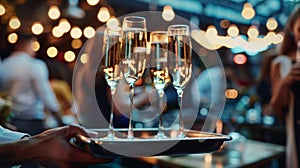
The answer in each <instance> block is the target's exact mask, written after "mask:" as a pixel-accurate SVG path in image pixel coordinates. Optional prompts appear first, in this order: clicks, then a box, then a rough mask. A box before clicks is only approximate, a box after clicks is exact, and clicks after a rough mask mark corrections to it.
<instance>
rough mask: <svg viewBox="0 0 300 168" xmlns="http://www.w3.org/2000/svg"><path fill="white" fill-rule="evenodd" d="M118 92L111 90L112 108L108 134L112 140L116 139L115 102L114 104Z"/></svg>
mask: <svg viewBox="0 0 300 168" xmlns="http://www.w3.org/2000/svg"><path fill="white" fill-rule="evenodd" d="M115 92H116V90H115V89H111V100H110V102H111V106H110V116H109V126H108V133H107V137H108V138H110V139H113V138H114V102H113V95H114V94H115Z"/></svg>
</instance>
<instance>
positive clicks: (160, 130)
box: [157, 91, 164, 138]
mask: <svg viewBox="0 0 300 168" xmlns="http://www.w3.org/2000/svg"><path fill="white" fill-rule="evenodd" d="M163 96H164V91H158V110H159V112H160V115H159V122H158V133H157V137H158V138H163V137H164V126H163V108H162V104H161V103H162V100H163Z"/></svg>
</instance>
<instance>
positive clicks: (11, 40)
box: [7, 33, 18, 44]
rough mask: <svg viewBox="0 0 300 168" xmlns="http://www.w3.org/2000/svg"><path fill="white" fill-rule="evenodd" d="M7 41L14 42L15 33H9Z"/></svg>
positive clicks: (16, 37)
mask: <svg viewBox="0 0 300 168" xmlns="http://www.w3.org/2000/svg"><path fill="white" fill-rule="evenodd" d="M7 41H8V42H9V43H11V44H14V43H16V42H17V41H18V35H17V33H11V34H9V35H8V36H7Z"/></svg>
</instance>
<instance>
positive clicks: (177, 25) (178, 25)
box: [168, 24, 189, 29]
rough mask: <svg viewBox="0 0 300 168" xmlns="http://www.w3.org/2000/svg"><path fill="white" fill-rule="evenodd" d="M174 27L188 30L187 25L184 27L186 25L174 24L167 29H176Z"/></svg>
mask: <svg viewBox="0 0 300 168" xmlns="http://www.w3.org/2000/svg"><path fill="white" fill-rule="evenodd" d="M176 27H178V28H187V29H189V25H186V24H175V25H170V26H169V27H168V29H171V28H176Z"/></svg>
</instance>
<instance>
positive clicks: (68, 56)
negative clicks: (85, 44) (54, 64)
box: [64, 51, 75, 62]
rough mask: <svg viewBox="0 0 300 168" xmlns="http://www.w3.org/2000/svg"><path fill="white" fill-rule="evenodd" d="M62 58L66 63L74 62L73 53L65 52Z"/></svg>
mask: <svg viewBox="0 0 300 168" xmlns="http://www.w3.org/2000/svg"><path fill="white" fill-rule="evenodd" d="M64 58H65V60H66V61H67V62H72V61H74V60H75V53H74V52H73V51H67V52H66V53H65V55H64Z"/></svg>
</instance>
